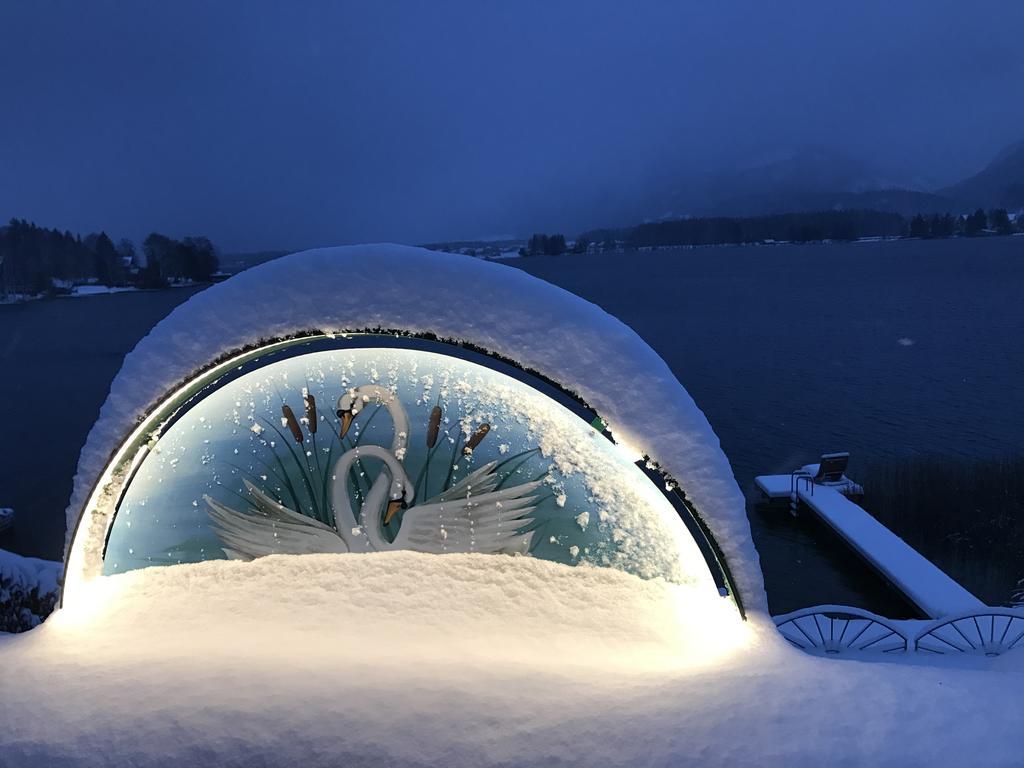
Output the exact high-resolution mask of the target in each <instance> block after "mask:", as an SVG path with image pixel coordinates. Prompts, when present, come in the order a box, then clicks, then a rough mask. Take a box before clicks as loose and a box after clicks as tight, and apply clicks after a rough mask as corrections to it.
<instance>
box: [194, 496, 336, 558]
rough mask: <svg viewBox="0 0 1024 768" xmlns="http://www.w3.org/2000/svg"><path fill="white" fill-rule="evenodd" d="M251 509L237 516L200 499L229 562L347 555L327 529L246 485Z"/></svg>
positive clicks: (228, 510) (208, 499)
mask: <svg viewBox="0 0 1024 768" xmlns="http://www.w3.org/2000/svg"><path fill="white" fill-rule="evenodd" d="M246 488H248V490H249V493H250V494H251V495H252V497H253V507H252V508H251V509H250V510H248V511H246V512H240V511H238V510H236V509H232V508H231V507H228V506H226V505H225V504H222V503H221V502H219V501H217V500H215V499H212V498H210V497H209V496H204V497H203V498H204V499H205V500H206V506H207V510H206V513H207V515H209V517H210V520H211V521H212V523H213V529H214V531H215V532H216V533H217V535H218V536H219V537H220V540H221V542H222V543H223V545H224V546H223V547H222V549H223V550H224V554H226V555H227V556H228V557H229V558H231V559H232V560H252V559H254V558H257V557H263V556H264V555H272V554H294V555H304V554H314V553H320V552H348V545H347V544H346V543H345V541H344V539H342V538H341V536H339V535H338V532H337V531H335V530H334V529H333V528H331V527H330V526H329V525H325V524H324V523H321V522H320V521H319V520H314V519H313V518H311V517H306V516H305V515H300V514H299V513H297V512H294V511H292V510H290V509H288V508H287V507H285V506H283V505H282V504H279V503H277V502H276V501H274V500H273V499H271V498H270V497H269V496H267V495H266V494H265V493H263V491H261V490H259V489H258V488H256V486H254V485H252V483H249V482H248V481H246Z"/></svg>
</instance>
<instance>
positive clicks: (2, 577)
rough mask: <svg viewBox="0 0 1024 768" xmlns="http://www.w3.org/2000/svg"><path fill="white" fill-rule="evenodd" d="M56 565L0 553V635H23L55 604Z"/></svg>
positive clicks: (58, 570) (57, 565)
mask: <svg viewBox="0 0 1024 768" xmlns="http://www.w3.org/2000/svg"><path fill="white" fill-rule="evenodd" d="M60 570H61V565H60V563H55V562H51V561H49V560H40V559H38V558H34V557H21V556H19V555H15V554H13V553H11V552H5V551H3V550H0V632H26V631H27V630H30V629H32V628H33V627H35V626H37V625H38V624H39V623H40V622H41V621H42V620H43V619H45V618H46V617H47V616H48V615H49V614H50V613H51V612H52V611H53V609H54V607H55V606H56V604H57V578H58V577H59V576H60Z"/></svg>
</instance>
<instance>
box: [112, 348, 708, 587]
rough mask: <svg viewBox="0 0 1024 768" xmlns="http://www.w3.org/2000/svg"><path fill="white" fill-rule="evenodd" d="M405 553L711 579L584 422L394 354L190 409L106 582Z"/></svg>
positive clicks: (664, 513) (655, 495) (650, 492)
mask: <svg viewBox="0 0 1024 768" xmlns="http://www.w3.org/2000/svg"><path fill="white" fill-rule="evenodd" d="M392 549H410V550H417V551H422V552H430V553H438V554H443V553H447V552H476V553H483V554H489V555H493V556H496V557H508V556H516V555H524V556H531V557H538V558H544V559H546V560H553V561H556V562H559V563H563V564H566V565H572V566H575V565H590V566H602V567H611V568H618V569H620V570H623V571H626V572H629V573H632V574H635V575H637V576H640V577H643V578H656V577H662V578H665V579H668V580H670V581H673V582H677V583H681V582H688V581H696V580H700V581H708V580H710V576H709V574H708V571H707V567H706V565H705V562H704V560H703V558H702V556H701V554H700V552H699V550H698V548H697V546H696V544H695V543H694V542H693V540H692V539H691V538H690V536H689V534H688V533H687V531H686V529H685V527H684V526H683V524H682V522H681V521H680V520H679V518H678V516H677V515H676V512H675V510H674V509H673V508H672V506H671V504H670V503H669V502H668V500H667V499H666V498H665V497H664V496H663V495H662V494H661V492H660V491H659V490H658V489H657V488H656V487H655V486H654V485H653V484H652V483H651V482H650V481H649V480H648V479H647V478H646V477H645V476H644V475H643V473H642V472H641V471H640V470H639V469H638V468H637V467H636V466H635V465H634V464H633V463H632V462H631V461H630V459H629V458H628V457H627V456H626V455H624V454H623V453H622V452H621V451H620V449H619V448H617V447H616V446H615V445H614V444H612V443H611V442H610V441H608V440H607V439H605V438H604V437H603V436H602V435H601V434H600V433H599V432H597V431H596V430H595V429H594V428H593V427H591V426H590V425H589V424H587V423H586V422H585V421H584V420H582V419H580V418H579V417H578V416H576V415H575V414H573V413H571V412H570V411H569V410H567V409H566V408H565V407H564V406H562V405H560V404H559V403H557V402H555V401H554V400H552V399H551V398H549V397H548V396H547V395H545V394H542V393H541V392H539V391H538V390H536V389H534V388H533V387H530V386H529V385H527V384H525V383H523V382H521V381H518V380H516V379H513V378H511V377H509V376H507V375H505V374H503V373H500V372H498V371H494V370H491V369H490V368H486V367H484V366H481V365H478V364H476V363H473V362H468V361H466V360H461V359H456V358H452V357H448V356H445V355H441V354H437V353H433V352H424V351H415V350H406V349H380V348H371V349H346V350H332V351H322V352H310V353H307V354H304V355H301V356H298V357H293V358H290V359H284V360H280V361H277V362H272V363H269V364H267V365H264V366H263V367H259V368H257V369H256V370H253V371H252V372H250V373H247V374H245V375H242V376H240V377H238V378H236V379H234V380H232V381H230V382H229V383H226V384H224V385H223V386H221V387H219V388H216V389H215V390H214V391H212V392H211V393H210V394H208V395H207V396H206V397H205V398H204V399H202V400H200V401H199V402H198V403H196V404H195V405H193V406H192V407H191V408H189V409H188V410H187V411H185V412H184V414H183V415H181V416H180V417H179V418H178V419H177V420H176V421H174V422H173V423H172V424H171V425H170V427H169V428H167V430H166V431H165V432H164V433H163V434H162V435H160V436H159V438H158V439H156V441H155V442H154V443H152V444H151V445H150V446H149V452H148V453H147V454H146V456H145V458H144V459H143V460H142V462H141V464H140V465H139V467H138V470H137V472H136V473H135V474H134V476H133V478H132V480H131V482H130V483H129V485H128V487H127V488H126V490H125V493H124V495H123V497H122V499H121V502H120V504H119V506H118V510H117V515H116V518H115V520H114V524H113V526H112V528H111V532H110V538H109V541H108V545H107V551H106V555H105V558H104V572H105V573H108V574H111V573H119V572H122V571H127V570H131V569H135V568H142V567H146V566H152V565H170V564H176V563H186V562H198V561H202V560H211V559H221V558H232V559H252V558H257V557H262V556H264V555H269V554H306V553H321V552H332V553H345V552H374V551H383V550H392Z"/></svg>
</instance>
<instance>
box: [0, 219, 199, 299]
mask: <svg viewBox="0 0 1024 768" xmlns="http://www.w3.org/2000/svg"><path fill="white" fill-rule="evenodd" d="M217 267H218V262H217V252H216V249H215V248H214V247H213V244H212V243H210V241H209V240H208V239H206V238H205V237H186V238H184V239H183V240H174V239H172V238H169V237H166V236H164V235H160V234H157V233H153V234H151V235H150V236H149V237H147V238H146V240H145V242H144V243H143V254H142V256H141V257H140V255H139V254H138V253H137V252H136V250H135V245H134V244H133V243H132V242H131V241H130V240H121V241H119V242H118V243H117V244H116V245H115V244H114V242H113V241H112V240H111V239H110V237H109V236H108V235H107V233H106V232H99V233H93V234H90V235H86V236H85V237H82V236H81V235H74V234H72V233H71V232H67V231H64V232H61V231H59V230H57V229H44V228H43V227H39V226H37V225H36V224H34V223H32V222H29V221H25V220H23V219H12V220H11V221H10V222H9V223H8V224H7V225H6V226H3V227H0V295H6V294H12V293H18V294H40V293H47V292H53V291H59V290H62V289H66V288H67V287H69V286H72V285H76V284H81V283H98V284H100V285H107V286H124V285H138V286H140V287H146V288H157V287H162V286H165V285H167V284H168V282H169V281H172V280H192V281H196V282H204V281H206V280H209V279H210V276H211V275H212V274H213V273H214V272H216V271H217Z"/></svg>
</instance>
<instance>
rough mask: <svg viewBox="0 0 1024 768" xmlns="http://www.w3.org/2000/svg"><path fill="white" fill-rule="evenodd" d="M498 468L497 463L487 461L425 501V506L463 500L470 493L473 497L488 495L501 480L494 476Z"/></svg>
mask: <svg viewBox="0 0 1024 768" xmlns="http://www.w3.org/2000/svg"><path fill="white" fill-rule="evenodd" d="M497 466H498V462H497V461H489V462H487V463H486V464H484V465H483V466H482V467H480V469H477V470H475V471H473V472H470V473H469V474H468V475H466V476H465V477H464V478H462V479H461V480H459V482H457V483H456V484H455V485H453V486H452V487H451V488H449V489H448V490H447V491H442V492H441V493H439V494H437V495H436V496H433V497H431V498H430V499H427V500H426V501H425V502H424V503H425V504H432V503H434V502H438V501H451V500H452V499H464V498H466V497H467V496H469V495H470V494H471V493H472V494H473V495H474V496H479V495H480V494H483V493H489V492H490V491H493V490H494V489H495V488H496V487H497V485H498V482H499V481H500V480H501V478H500V477H499V476H498V475H496V474H494V469H495V467H497Z"/></svg>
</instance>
